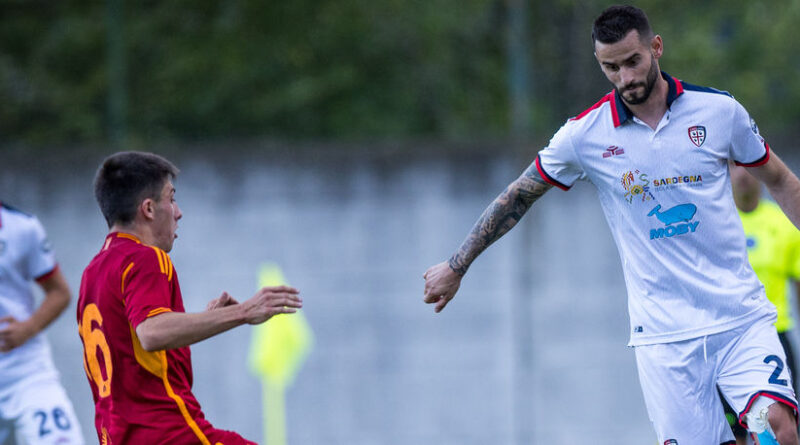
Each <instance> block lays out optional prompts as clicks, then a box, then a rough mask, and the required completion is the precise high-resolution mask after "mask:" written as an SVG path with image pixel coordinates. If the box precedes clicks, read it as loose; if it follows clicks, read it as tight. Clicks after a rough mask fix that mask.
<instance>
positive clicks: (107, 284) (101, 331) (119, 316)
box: [78, 152, 302, 445]
mask: <svg viewBox="0 0 800 445" xmlns="http://www.w3.org/2000/svg"><path fill="white" fill-rule="evenodd" d="M177 174H178V169H177V168H176V167H175V166H174V165H173V164H172V163H171V162H169V161H168V160H166V159H164V158H162V157H161V156H158V155H155V154H152V153H141V152H121V153H117V154H114V155H112V156H110V157H108V158H107V159H106V160H105V161H104V162H103V164H102V166H101V167H100V169H99V170H98V172H97V176H96V178H95V197H96V198H97V201H98V204H99V205H100V209H101V210H102V213H103V216H104V217H105V219H106V221H107V222H108V226H109V228H110V231H109V232H110V233H109V234H108V236H107V237H106V240H105V242H104V243H103V247H102V249H101V250H100V252H99V253H98V254H97V255H96V256H95V257H94V259H93V260H92V262H91V263H89V266H88V267H86V270H85V271H84V272H83V278H82V280H81V288H80V297H79V300H78V329H79V332H80V337H81V340H82V341H83V345H84V367H85V369H86V375H87V376H88V378H89V386H90V387H91V389H92V395H93V397H94V401H95V427H96V428H97V435H98V439H99V441H100V443H101V444H103V445H110V444H114V445H122V444H161V443H169V444H170V445H179V444H203V445H220V444H221V445H235V444H252V443H253V442H251V441H248V440H246V439H244V438H242V437H241V436H240V435H238V434H236V433H234V432H231V431H224V430H219V429H216V428H214V427H213V426H211V424H210V423H209V422H208V421H207V420H206V419H205V417H204V415H203V412H202V411H201V409H200V404H199V403H198V402H197V400H196V399H195V398H194V396H193V395H192V391H191V388H192V362H191V354H190V350H189V345H191V344H193V343H197V342H199V341H202V340H205V339H206V338H209V337H212V336H214V335H217V334H219V333H222V332H224V331H227V330H229V329H231V328H234V327H236V326H239V325H242V324H259V323H263V322H265V321H266V320H268V319H269V318H270V317H272V316H273V315H276V314H282V313H293V312H296V310H297V308H300V307H302V300H301V299H300V297H299V294H298V291H297V289H295V288H292V287H287V286H277V287H265V288H262V289H260V290H259V291H258V292H256V294H255V295H254V296H253V297H251V298H250V299H248V300H246V301H244V302H242V303H239V302H237V301H236V300H235V299H234V298H233V297H231V296H230V295H229V294H228V293H223V294H222V295H221V296H220V297H219V298H216V299H213V300H211V302H209V304H208V306H207V308H206V311H205V312H200V313H191V314H189V313H186V312H185V311H184V308H183V300H182V298H181V290H180V285H179V284H178V274H177V273H176V271H175V268H174V266H173V265H172V261H171V260H170V257H169V255H168V252H169V251H170V250H171V249H172V244H173V241H174V240H175V238H177V235H176V234H175V232H176V230H177V228H178V220H179V219H180V218H181V211H180V209H179V208H178V205H177V203H176V201H175V187H174V186H173V184H172V180H173V179H174V178H175V177H176V175H177Z"/></svg>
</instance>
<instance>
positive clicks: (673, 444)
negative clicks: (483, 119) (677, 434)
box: [664, 439, 678, 445]
mask: <svg viewBox="0 0 800 445" xmlns="http://www.w3.org/2000/svg"><path fill="white" fill-rule="evenodd" d="M664 445H678V441H677V440H675V439H668V440H665V441H664Z"/></svg>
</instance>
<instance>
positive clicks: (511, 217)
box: [449, 164, 552, 276]
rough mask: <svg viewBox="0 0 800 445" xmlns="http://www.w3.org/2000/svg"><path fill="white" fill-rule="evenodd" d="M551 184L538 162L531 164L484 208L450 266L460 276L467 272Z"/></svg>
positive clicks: (452, 258) (451, 260)
mask: <svg viewBox="0 0 800 445" xmlns="http://www.w3.org/2000/svg"><path fill="white" fill-rule="evenodd" d="M551 187H552V185H550V184H548V183H547V182H545V180H544V179H542V177H541V176H540V175H539V171H538V170H537V169H536V166H535V165H534V164H531V165H530V167H528V169H527V170H525V172H524V173H522V175H521V176H520V177H519V178H517V179H516V180H515V181H514V182H512V183H511V184H510V185H509V186H508V187H506V189H505V190H504V191H503V193H501V194H500V195H499V196H498V197H497V198H495V199H494V201H492V203H491V204H489V207H487V208H486V210H484V212H483V214H482V215H481V217H480V218H478V221H477V222H476V223H475V225H474V226H473V227H472V231H471V232H470V233H469V235H467V238H466V239H465V240H464V242H463V243H461V247H459V248H458V251H457V252H456V253H455V254H454V255H453V256H452V257H451V258H450V261H449V263H450V268H451V269H453V271H454V272H456V273H457V274H459V275H461V276H463V275H464V274H465V273H467V269H468V268H469V266H470V264H472V262H473V261H474V260H475V258H477V257H478V255H480V254H481V252H483V251H484V250H486V248H487V247H489V245H491V244H492V243H493V242H495V241H497V240H498V239H499V238H500V237H501V236H503V235H505V234H506V232H508V231H509V230H511V228H512V227H514V226H515V225H516V224H517V222H518V221H519V220H520V219H522V216H523V215H525V212H527V211H528V209H529V208H530V207H531V205H532V204H533V203H534V202H536V200H537V199H539V198H540V197H541V196H542V195H544V193H545V192H546V191H548V190H550V188H551Z"/></svg>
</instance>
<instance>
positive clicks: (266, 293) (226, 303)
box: [136, 286, 303, 351]
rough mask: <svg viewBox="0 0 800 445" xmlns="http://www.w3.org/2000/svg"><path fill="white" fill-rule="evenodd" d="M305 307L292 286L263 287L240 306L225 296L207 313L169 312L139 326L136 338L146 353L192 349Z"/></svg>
mask: <svg viewBox="0 0 800 445" xmlns="http://www.w3.org/2000/svg"><path fill="white" fill-rule="evenodd" d="M302 306H303V301H302V300H301V299H300V296H299V295H298V291H297V289H295V288H293V287H288V286H276V287H264V288H261V289H260V290H259V291H258V292H256V294H255V295H254V296H253V297H251V298H250V299H249V300H247V301H245V302H243V303H237V302H236V300H234V299H233V298H232V297H231V296H230V295H228V294H227V292H226V293H223V294H222V296H221V297H219V298H217V299H214V300H212V301H211V302H210V303H209V305H208V307H207V310H206V311H205V312H199V313H194V314H187V313H183V312H165V313H162V314H159V315H155V316H153V317H150V318H148V319H146V320H144V321H143V322H141V323H139V325H138V326H137V327H136V336H137V337H139V342H140V343H141V344H142V348H144V349H145V350H146V351H159V350H162V349H174V348H181V347H183V346H188V345H191V344H194V343H197V342H200V341H203V340H205V339H207V338H209V337H213V336H215V335H217V334H220V333H222V332H225V331H227V330H229V329H232V328H235V327H236V326H240V325H243V324H260V323H263V322H265V321H267V320H269V319H270V318H271V317H272V316H273V315H276V314H291V313H294V312H297V309H299V308H301V307H302Z"/></svg>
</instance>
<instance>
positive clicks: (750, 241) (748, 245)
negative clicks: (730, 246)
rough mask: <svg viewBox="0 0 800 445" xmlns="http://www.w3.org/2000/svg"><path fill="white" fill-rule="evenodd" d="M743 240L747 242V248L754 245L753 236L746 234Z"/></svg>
mask: <svg viewBox="0 0 800 445" xmlns="http://www.w3.org/2000/svg"><path fill="white" fill-rule="evenodd" d="M745 240H746V242H747V249H748V250H750V249H752V248H754V247H756V239H755V238H754V237H752V236H748V237H746V238H745Z"/></svg>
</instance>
